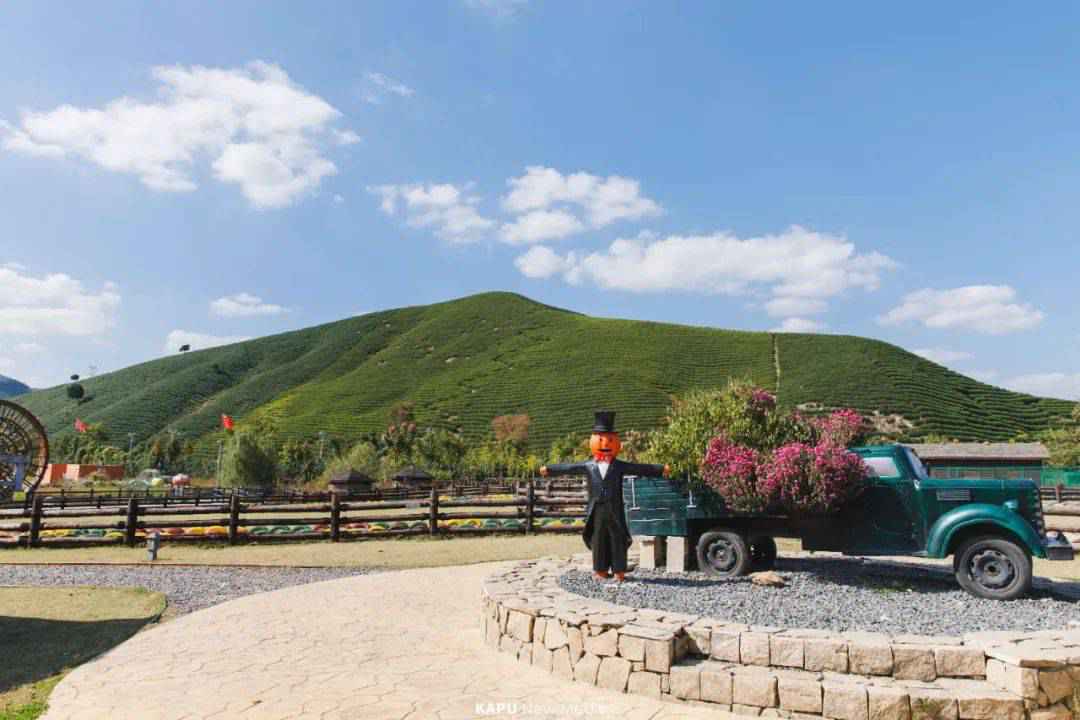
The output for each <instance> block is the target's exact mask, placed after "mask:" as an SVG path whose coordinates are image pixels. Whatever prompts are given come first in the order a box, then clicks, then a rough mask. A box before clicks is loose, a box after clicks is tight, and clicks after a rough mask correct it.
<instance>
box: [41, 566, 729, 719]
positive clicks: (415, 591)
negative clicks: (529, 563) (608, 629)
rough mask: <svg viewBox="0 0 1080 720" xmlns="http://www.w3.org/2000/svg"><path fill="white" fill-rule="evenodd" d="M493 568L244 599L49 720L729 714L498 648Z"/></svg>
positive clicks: (198, 616)
mask: <svg viewBox="0 0 1080 720" xmlns="http://www.w3.org/2000/svg"><path fill="white" fill-rule="evenodd" d="M501 567H504V565H503V564H484V565H470V566H462V567H449V568H436V569H426V570H405V571H400V572H385V573H378V574H374V575H366V576H358V577H351V578H345V579H341V580H330V581H327V582H320V583H314V584H310V585H302V586H297V587H291V588H286V589H283V590H277V591H274V592H269V593H263V594H259V595H251V596H248V597H244V598H240V599H238V600H233V601H231V602H227V603H224V604H222V605H217V606H215V607H212V608H208V609H206V610H201V611H199V612H195V613H192V614H190V615H186V616H184V617H181V618H178V619H176V620H173V621H170V622H168V623H165V624H164V625H162V626H160V627H157V628H154V629H152V630H149V631H147V632H143V633H139V634H138V635H136V636H135V637H133V638H132V639H130V640H128V641H127V642H126V643H124V644H122V645H120V646H119V647H117V648H115V649H114V650H112V651H111V652H109V653H108V654H106V655H105V656H103V657H101V658H99V659H97V660H95V661H94V662H91V663H88V664H86V665H83V666H81V667H79V668H78V669H76V670H75V671H73V672H72V673H71V674H70V675H68V676H67V677H66V678H65V679H64V681H63V682H61V683H60V684H59V685H58V686H57V687H56V689H55V690H54V691H53V694H52V697H51V699H50V703H49V711H48V713H47V715H46V716H45V718H46V720H83V719H89V718H109V719H110V720H123V719H124V718H137V719H138V720H154V719H156V718H169V719H172V720H206V719H209V718H215V719H220V718H242V719H243V720H270V719H277V718H303V719H304V720H307V719H309V718H311V719H315V718H319V719H324V720H346V719H348V720H353V719H355V720H360V719H361V718H363V719H364V720H426V719H427V718H432V719H434V720H458V719H459V718H485V717H496V718H507V717H516V718H526V719H527V720H562V719H564V718H588V719H589V720H593V719H596V718H622V719H626V720H674V719H675V718H685V719H686V720H697V719H704V718H712V719H713V720H716V719H717V718H731V717H734V716H731V715H728V714H727V713H719V712H717V711H715V710H709V709H706V708H698V707H691V706H683V705H676V704H671V703H666V702H660V701H658V700H653V699H650V698H644V697H640V696H634V695H621V694H617V693H613V692H609V691H605V690H600V689H597V688H595V687H591V686H585V685H580V684H573V683H569V682H567V681H565V680H562V679H560V678H557V677H555V676H553V675H551V674H550V673H547V672H545V671H543V670H540V669H539V668H534V667H531V666H527V665H524V664H521V663H518V662H516V661H515V660H512V659H510V658H509V657H508V656H507V655H505V654H502V653H498V652H495V651H494V650H492V649H491V648H490V647H488V646H486V645H485V644H484V643H483V640H482V638H481V633H480V628H479V624H478V617H479V615H480V612H479V603H480V584H481V581H482V580H483V578H485V577H486V576H488V575H490V574H492V573H494V572H496V571H497V570H498V569H499V568H501Z"/></svg>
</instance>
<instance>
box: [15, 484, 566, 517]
mask: <svg viewBox="0 0 1080 720" xmlns="http://www.w3.org/2000/svg"><path fill="white" fill-rule="evenodd" d="M530 482H533V483H534V484H535V486H536V488H537V490H536V491H537V492H538V493H540V494H543V495H546V496H548V497H553V496H556V495H558V496H562V495H577V494H580V493H582V492H584V485H583V484H582V483H581V482H580V481H572V480H571V481H564V480H545V479H539V478H534V479H533V480H531V481H530V480H506V479H503V478H498V479H492V480H485V481H470V482H453V483H446V484H443V485H440V486H439V487H440V489H441V492H442V493H443V494H448V495H453V496H455V497H473V496H487V495H503V494H511V495H512V494H517V495H524V494H525V492H526V488H527V487H528V485H529V483H530ZM430 493H431V489H430V487H418V488H388V489H378V488H375V489H372V490H370V491H367V492H357V493H350V494H349V495H348V499H349V500H350V501H352V502H360V501H365V500H371V501H392V500H414V499H422V498H426V497H427V496H428V495H429V494H430ZM236 494H239V495H240V497H241V498H242V499H243V500H244V501H245V502H248V503H261V504H281V503H307V502H330V497H331V495H332V494H333V493H329V492H319V493H312V492H300V491H293V490H287V489H281V488H275V489H270V490H251V489H239V490H230V489H218V488H207V487H193V488H185V489H184V490H182V491H163V490H157V489H154V490H107V491H100V490H94V489H92V488H91V489H89V490H67V489H63V488H61V489H58V490H41V491H39V492H38V493H37V495H39V496H41V498H42V502H44V503H45V505H46V506H48V507H59V508H79V507H93V508H106V507H114V506H121V505H122V506H126V505H127V503H128V501H129V500H131V499H132V498H135V499H136V500H138V501H139V503H140V504H141V505H143V506H148V507H149V506H154V507H176V506H179V505H194V506H196V507H199V506H201V505H213V504H220V503H223V502H228V499H229V498H230V497H232V496H233V495H236ZM32 503H33V497H32V496H31V497H28V498H25V499H24V500H18V501H8V502H5V503H0V511H3V510H10V509H18V508H29V507H30V506H31V504H32Z"/></svg>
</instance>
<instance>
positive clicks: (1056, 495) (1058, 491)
mask: <svg viewBox="0 0 1080 720" xmlns="http://www.w3.org/2000/svg"><path fill="white" fill-rule="evenodd" d="M1064 489H1065V488H1064V487H1063V486H1062V484H1061V483H1058V484H1057V485H1055V486H1054V502H1061V491H1062V490H1064Z"/></svg>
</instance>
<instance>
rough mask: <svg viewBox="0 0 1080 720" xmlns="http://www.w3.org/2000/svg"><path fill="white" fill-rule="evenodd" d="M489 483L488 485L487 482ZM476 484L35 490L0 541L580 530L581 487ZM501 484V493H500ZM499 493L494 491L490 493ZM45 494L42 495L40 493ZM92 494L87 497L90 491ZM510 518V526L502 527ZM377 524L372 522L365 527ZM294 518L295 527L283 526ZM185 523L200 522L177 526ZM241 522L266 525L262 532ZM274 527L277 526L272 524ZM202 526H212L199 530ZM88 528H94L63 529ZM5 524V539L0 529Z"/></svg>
mask: <svg viewBox="0 0 1080 720" xmlns="http://www.w3.org/2000/svg"><path fill="white" fill-rule="evenodd" d="M490 489H491V488H488V490H490ZM496 489H497V490H498V492H495V493H491V492H489V493H487V494H480V493H479V492H475V491H474V489H472V488H469V489H467V491H462V492H460V493H458V494H454V493H452V492H451V491H450V489H449V488H443V489H438V488H433V489H431V490H428V491H424V492H422V493H418V492H417V491H409V493H408V495H403V496H401V497H395V498H391V499H370V498H366V497H362V496H347V497H342V496H341V495H338V494H327V495H323V496H300V495H275V496H270V495H267V496H260V497H246V496H244V495H243V494H241V493H239V492H236V493H231V494H229V495H228V496H226V497H221V496H214V497H201V498H200V497H198V496H195V497H186V498H185V497H172V498H162V497H160V496H158V497H153V496H151V497H147V498H140V497H137V496H133V497H128V498H126V501H125V503H124V504H123V505H119V504H117V503H115V502H111V501H108V500H103V499H102V498H100V496H99V497H95V498H94V499H93V500H92V501H91V500H89V499H88V498H84V497H79V498H72V497H68V498H67V499H66V502H61V501H56V498H55V496H49V495H44V494H38V495H36V496H35V497H34V498H33V500H32V502H31V504H30V506H29V507H21V506H20V507H18V508H6V509H0V546H19V547H27V546H29V547H41V546H60V545H66V546H72V545H77V546H83V545H101V544H117V543H123V544H126V545H128V546H129V547H133V546H134V545H136V544H137V543H138V542H139V541H140V536H144V535H146V534H149V533H152V532H155V531H156V532H158V533H159V534H160V537H161V539H162V540H163V541H169V542H173V541H201V542H208V541H209V542H215V541H220V542H227V543H229V544H236V543H237V542H241V541H243V542H250V541H261V540H318V539H329V540H331V541H333V542H338V541H339V540H341V539H343V538H353V537H355V538H360V537H369V536H370V537H380V536H387V535H389V536H394V535H419V534H428V535H440V534H444V533H453V534H467V533H485V532H487V533H491V532H524V533H525V534H532V533H535V532H565V531H575V530H580V526H579V525H578V526H575V525H574V524H573V523H574V521H576V520H578V519H583V518H584V517H585V513H584V494H583V493H580V492H579V493H576V494H575V493H570V492H556V490H555V488H554V487H552V486H546V485H545V486H542V487H541V488H540V492H538V488H537V483H536V482H534V481H526V482H523V483H520V484H519V486H518V487H513V486H511V487H505V488H504V487H499V488H496ZM507 494H510V495H511V498H509V499H507V498H506V497H505V495H507ZM500 495H501V496H503V497H498V496H500ZM50 500H52V502H50ZM99 500H100V501H101V502H102V504H101V505H100V506H99V505H97V502H98V501H99ZM507 522H511V523H512V524H513V526H514V527H512V528H511V527H508V526H507V524H506V523H507ZM373 526H376V527H378V530H377V531H373V530H372V527H373ZM297 527H302V528H305V530H303V531H301V532H292V531H291V529H295V528H297ZM187 528H201V529H203V531H204V532H199V533H198V534H194V533H193V534H187V533H185V532H184V530H185V529H187ZM248 528H258V529H259V530H266V529H267V528H269V529H271V530H272V532H267V533H266V534H254V533H249V532H247V529H248ZM278 529H281V530H283V531H284V532H276V530H278ZM207 530H210V531H212V532H209V531H207ZM88 531H91V532H95V533H98V534H99V536H95V537H85V536H83V537H72V536H71V535H72V534H76V533H80V534H81V533H86V532H88ZM4 534H6V536H7V539H6V540H5V539H4V538H3V537H2V536H3V535H4Z"/></svg>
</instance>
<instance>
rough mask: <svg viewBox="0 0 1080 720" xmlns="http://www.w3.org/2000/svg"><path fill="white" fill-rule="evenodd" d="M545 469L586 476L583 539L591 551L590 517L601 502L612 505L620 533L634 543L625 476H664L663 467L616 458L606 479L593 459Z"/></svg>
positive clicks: (549, 466) (561, 473)
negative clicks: (586, 499)
mask: <svg viewBox="0 0 1080 720" xmlns="http://www.w3.org/2000/svg"><path fill="white" fill-rule="evenodd" d="M547 469H548V475H549V476H556V477H558V476H560V475H587V476H588V478H589V506H588V508H587V509H586V511H585V512H586V515H587V517H586V520H585V530H584V531H583V532H582V537H583V538H584V540H585V546H586V547H588V548H590V549H591V548H592V534H593V518H594V516H595V512H596V506H597V505H598V504H599V503H603V502H607V503H611V507H612V509H613V510H614V511H615V512H614V516H615V522H616V523H618V526H619V530H621V531H622V534H623V536H624V537H625V538H626V544H627V546H629V545H630V543H632V542H633V540H632V539H631V537H630V528H629V527H628V526H627V524H626V509H625V508H624V506H623V491H622V488H623V478H624V477H626V476H628V475H635V476H638V477H660V476H661V475H663V474H664V466H663V465H648V464H645V463H631V462H623V461H622V460H619V459H618V458H616V459H615V460H614V461H613V462H612V463H611V466H610V467H609V468H608V471H607V475H606V476H601V475H600V468H599V467H598V466H597V464H596V461H595V460H589V461H588V462H580V463H558V464H555V465H548V466H547Z"/></svg>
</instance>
